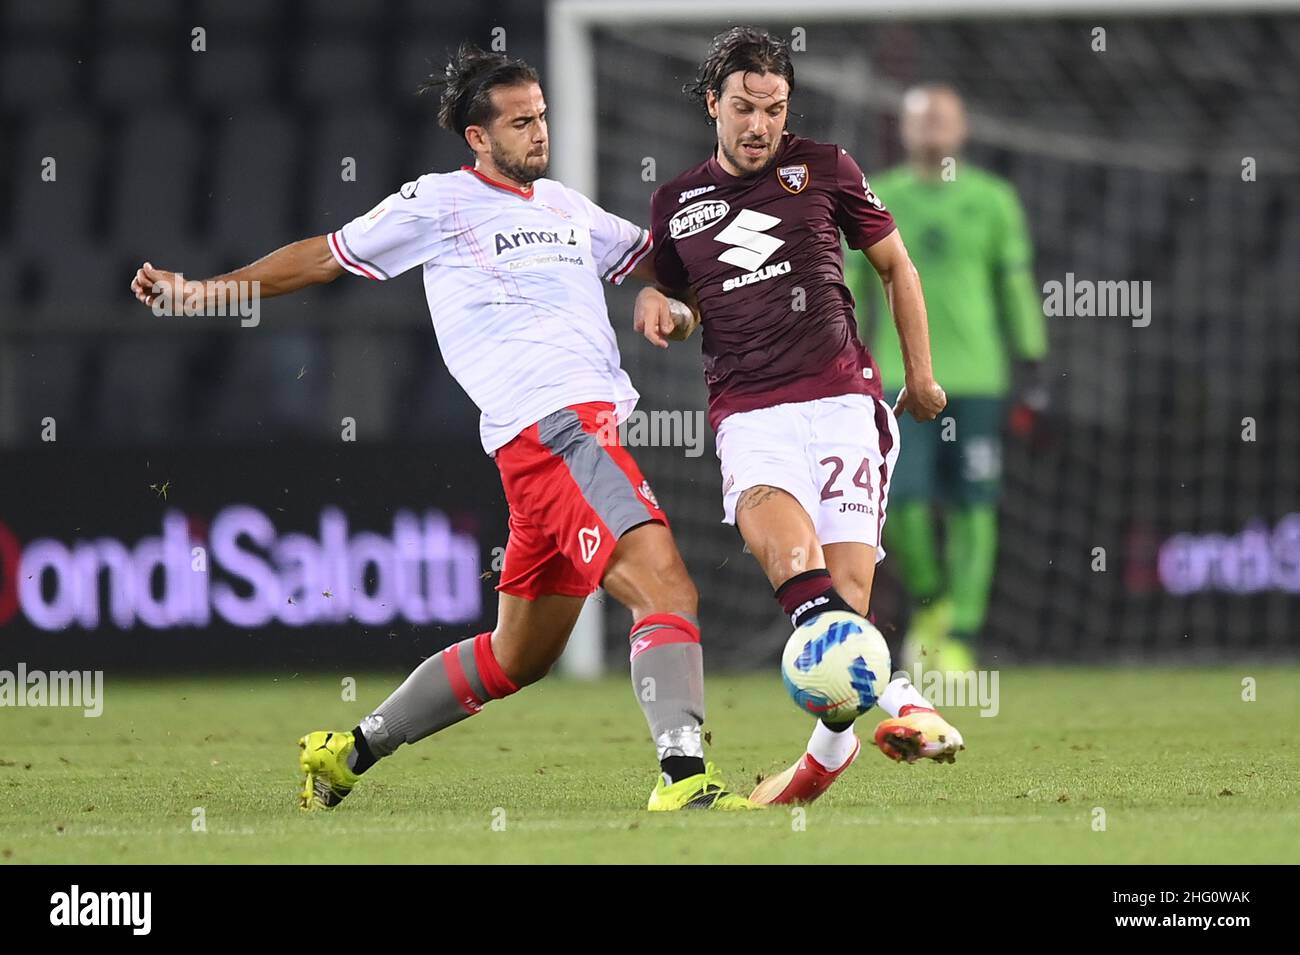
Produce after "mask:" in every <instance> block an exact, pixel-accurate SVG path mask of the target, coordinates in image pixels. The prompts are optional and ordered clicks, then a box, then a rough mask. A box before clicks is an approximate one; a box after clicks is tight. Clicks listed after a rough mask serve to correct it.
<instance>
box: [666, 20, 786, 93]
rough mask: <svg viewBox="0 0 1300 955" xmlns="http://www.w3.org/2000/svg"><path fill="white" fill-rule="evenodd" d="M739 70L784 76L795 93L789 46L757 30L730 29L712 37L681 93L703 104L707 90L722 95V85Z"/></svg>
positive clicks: (752, 28)
mask: <svg viewBox="0 0 1300 955" xmlns="http://www.w3.org/2000/svg"><path fill="white" fill-rule="evenodd" d="M738 71H739V72H741V73H775V74H777V75H778V76H782V77H784V78H785V81H786V83H788V84H789V86H790V92H791V93H793V92H794V64H793V63H792V62H791V61H790V47H789V45H788V44H786V42H785V41H784V40H781V39H778V38H777V37H774V36H772V35H771V34H770V33H768V32H767V31H766V30H760V29H758V28H757V27H732V28H731V29H730V30H727V31H726V32H725V33H719V34H718V35H717V36H715V37H714V38H713V42H712V43H710V44H709V55H708V56H706V57H705V58H704V62H703V63H701V64H700V68H699V69H698V70H697V71H696V73H695V79H693V80H692V81H691V82H689V83H687V84H686V85H685V86H683V87H682V92H683V93H685V94H686V95H687V96H689V97H691V98H692V99H694V100H698V101H699V102H700V103H701V104H705V103H707V100H708V92H709V90H712V91H713V95H714V96H721V95H722V84H723V83H725V82H726V81H727V77H728V76H730V75H731V74H732V73H735V72H738Z"/></svg>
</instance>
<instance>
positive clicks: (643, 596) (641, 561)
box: [604, 524, 700, 619]
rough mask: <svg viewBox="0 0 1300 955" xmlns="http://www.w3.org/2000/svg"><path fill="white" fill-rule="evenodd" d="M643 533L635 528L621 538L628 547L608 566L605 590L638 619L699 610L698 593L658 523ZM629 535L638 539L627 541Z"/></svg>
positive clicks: (673, 544)
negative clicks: (652, 615) (654, 614)
mask: <svg viewBox="0 0 1300 955" xmlns="http://www.w3.org/2000/svg"><path fill="white" fill-rule="evenodd" d="M647 527H652V528H653V529H651V530H649V531H648V532H646V533H638V532H640V530H641V529H640V528H636V529H635V530H633V531H632V532H630V533H629V535H628V536H627V537H625V538H624V540H625V541H627V543H628V546H627V547H626V548H625V549H624V548H623V547H622V543H623V542H620V551H619V552H617V553H616V560H615V561H614V562H613V563H612V564H611V565H610V568H609V570H608V571H607V573H606V577H605V580H604V584H605V589H606V590H608V591H609V592H610V593H611V594H613V595H614V597H615V598H616V599H617V600H618V601H619V602H620V603H622V604H623V605H624V606H626V607H627V608H628V609H629V610H630V611H632V615H633V616H634V617H635V618H637V619H640V618H641V617H643V616H646V615H648V614H652V613H686V614H692V615H694V614H695V613H697V612H698V609H699V602H700V598H699V592H698V591H697V590H696V589H695V584H694V583H693V582H692V581H691V576H690V574H689V573H688V572H687V570H686V564H685V563H684V562H683V561H682V557H681V554H680V553H678V551H677V545H676V543H675V542H674V541H673V539H672V535H671V534H670V533H669V532H668V529H667V528H666V527H664V526H663V525H661V524H655V525H647ZM632 534H638V538H637V539H635V540H631V539H630V538H631V535H632Z"/></svg>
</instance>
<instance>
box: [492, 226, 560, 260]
mask: <svg viewBox="0 0 1300 955" xmlns="http://www.w3.org/2000/svg"><path fill="white" fill-rule="evenodd" d="M492 238H493V240H494V241H495V243H496V250H497V255H500V254H501V253H502V252H510V251H512V250H514V249H519V248H523V247H524V246H526V245H577V244H578V230H577V229H573V228H569V229H566V230H564V231H563V232H552V231H550V230H548V229H515V230H514V231H513V232H498V233H496V234H495V235H493V236H492Z"/></svg>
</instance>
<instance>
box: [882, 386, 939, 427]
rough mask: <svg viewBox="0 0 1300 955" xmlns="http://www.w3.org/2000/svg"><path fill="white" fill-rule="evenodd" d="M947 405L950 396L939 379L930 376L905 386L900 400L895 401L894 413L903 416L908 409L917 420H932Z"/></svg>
mask: <svg viewBox="0 0 1300 955" xmlns="http://www.w3.org/2000/svg"><path fill="white" fill-rule="evenodd" d="M947 406H948V396H947V395H946V394H944V391H943V389H942V388H940V387H939V383H938V382H937V381H935V380H934V379H933V378H929V379H926V380H925V381H916V382H909V383H908V384H907V385H905V386H904V387H903V390H902V391H900V392H899V393H898V400H897V401H895V402H894V415H895V417H901V416H902V414H903V412H905V411H907V412H911V415H912V417H913V418H915V419H916V420H917V421H932V420H934V418H936V417H937V416H938V414H939V412H940V411H942V410H943V409H944V408H946V407H947Z"/></svg>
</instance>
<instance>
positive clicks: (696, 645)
mask: <svg viewBox="0 0 1300 955" xmlns="http://www.w3.org/2000/svg"><path fill="white" fill-rule="evenodd" d="M428 88H440V89H441V101H440V106H439V111H438V119H439V122H440V124H441V125H442V126H444V127H445V128H447V129H448V130H451V131H452V132H454V133H456V134H457V135H458V136H461V137H463V139H464V141H465V142H466V144H467V145H468V146H469V148H470V149H471V150H472V151H473V153H474V157H475V164H474V166H473V167H470V166H464V167H462V168H461V169H460V170H457V171H455V172H450V173H429V174H426V175H423V176H420V177H419V178H418V179H415V180H413V181H411V182H408V183H406V184H405V185H404V186H402V187H401V189H399V190H398V191H397V192H395V193H393V194H392V195H390V196H388V198H386V199H384V200H383V201H382V202H380V203H379V204H378V205H377V206H375V207H374V208H373V209H372V210H370V211H369V212H367V213H365V214H364V215H361V216H358V217H357V218H356V219H354V220H352V221H351V222H349V223H348V224H347V225H345V226H343V228H341V229H339V230H338V231H336V232H332V233H329V234H328V235H321V236H316V237H314V238H310V239H304V240H302V241H300V242H296V243H293V244H292V245H288V246H285V247H284V248H281V249H279V250H278V251H276V252H273V253H271V254H270V255H268V256H266V257H265V258H263V259H260V260H258V261H257V262H255V263H253V264H252V265H248V266H245V267H244V268H241V269H238V270H236V271H234V272H231V273H229V274H228V275H223V276H218V277H216V278H213V279H207V280H204V281H202V282H190V281H186V280H185V279H184V277H183V276H182V275H180V274H178V273H172V272H166V271H163V270H160V269H157V268H155V267H154V266H153V265H152V264H150V263H148V262H146V263H145V264H144V266H143V267H142V268H141V269H140V270H139V271H138V272H137V274H136V276H135V278H134V280H133V282H132V289H133V291H134V292H135V294H136V296H137V297H138V298H139V299H140V300H141V301H142V302H144V303H145V304H148V305H154V304H155V302H156V301H157V300H158V299H159V297H164V298H170V299H171V300H172V301H173V302H176V301H184V302H186V303H194V302H197V303H198V304H200V305H205V304H209V303H211V302H213V301H215V298H214V297H215V295H216V294H217V292H216V289H217V286H218V284H219V283H222V284H224V283H228V282H231V281H233V282H249V283H251V282H260V283H261V294H262V295H264V296H271V295H282V294H284V293H287V292H293V291H295V290H297V289H300V288H303V287H305V286H308V285H312V284H315V283H322V282H331V281H333V280H334V279H335V278H337V277H338V276H339V275H341V274H343V273H345V272H350V273H352V274H353V275H355V276H359V277H361V278H363V279H365V280H368V281H385V280H387V279H390V278H392V277H394V276H397V275H400V274H401V273H403V272H405V271H407V270H408V269H412V268H415V267H416V266H421V267H422V268H423V274H424V287H425V293H426V295H427V297H428V303H429V311H430V314H431V315H432V317H433V324H434V330H435V331H436V333H437V336H438V344H439V346H440V348H441V351H442V355H443V358H444V360H445V361H446V364H447V367H448V369H450V371H451V373H452V375H453V376H454V377H455V378H456V380H457V381H458V382H459V383H460V385H461V387H463V388H464V389H465V391H466V392H467V393H468V394H469V396H470V397H471V398H472V399H473V400H474V402H475V404H477V405H478V407H479V409H480V411H481V412H482V419H481V424H480V433H481V436H482V440H483V447H484V449H485V450H486V451H487V452H488V454H490V455H492V457H493V458H494V459H495V461H496V464H497V466H498V468H499V470H500V472H501V480H502V484H503V486H504V488H505V493H506V501H507V503H508V504H509V508H510V537H509V540H508V542H507V545H506V553H505V561H504V566H503V568H502V571H501V580H500V583H499V584H498V585H497V590H498V591H499V592H500V604H499V609H498V614H497V623H496V627H495V629H494V630H492V631H490V632H487V633H481V634H478V635H477V636H474V637H471V638H469V639H467V640H464V641H462V642H460V643H458V644H455V645H453V646H451V647H448V648H447V649H446V650H444V651H442V652H441V653H438V654H436V655H434V656H433V657H430V658H429V659H427V660H425V661H424V662H423V663H422V664H420V666H419V667H417V668H416V669H415V671H414V672H413V673H412V674H411V675H410V677H409V678H408V679H407V680H406V681H405V682H404V683H403V684H402V685H401V686H400V687H398V688H397V689H396V690H395V691H394V692H393V693H392V695H391V696H389V697H388V699H387V700H385V701H384V702H383V703H381V704H380V705H379V707H378V708H376V709H375V710H374V711H372V712H371V713H370V714H368V715H367V716H365V717H364V718H363V719H362V720H361V721H360V723H359V725H358V726H357V727H356V728H355V729H353V730H352V731H351V732H337V731H336V732H330V731H317V732H313V733H309V734H307V735H306V736H304V737H303V738H302V739H301V740H300V741H299V748H300V754H299V764H300V768H301V771H302V773H303V775H304V782H303V790H302V793H301V795H300V805H301V806H302V807H303V808H304V809H328V808H331V807H333V806H336V805H338V803H339V802H340V801H341V800H342V799H343V797H345V796H346V795H348V793H349V792H351V790H352V788H353V787H354V786H355V785H356V783H357V782H358V780H359V779H360V777H361V775H362V774H363V773H364V772H366V771H367V770H368V769H369V768H370V767H371V766H373V765H374V764H375V762H376V761H378V760H379V759H381V758H382V757H384V756H387V755H389V754H391V753H392V752H393V751H394V750H396V749H397V747H398V746H400V745H401V744H402V743H414V742H416V741H417V740H420V739H423V738H424V737H426V736H429V735H430V734H432V733H436V732H438V731H439V730H442V729H445V728H446V727H448V726H450V725H452V724H454V723H457V722H459V721H460V720H463V719H465V718H466V717H469V716H471V715H473V714H475V713H477V712H478V711H479V710H480V709H481V708H482V707H483V705H484V704H486V703H487V702H488V701H490V700H495V699H500V698H501V697H504V696H507V695H509V694H511V693H514V692H515V691H517V690H519V689H520V688H521V687H524V686H526V685H528V684H529V683H533V682H535V681H537V680H539V679H541V678H542V677H543V676H545V675H546V673H547V672H548V671H549V670H550V668H551V666H552V665H553V664H554V663H555V662H556V660H557V659H558V658H559V656H560V653H561V651H562V650H563V649H564V645H565V643H566V642H567V640H568V638H569V634H570V632H571V631H572V629H573V626H574V623H575V622H576V621H577V618H578V614H579V612H580V611H581V609H582V606H583V603H584V602H585V600H586V598H587V596H588V595H589V594H590V593H592V592H593V591H594V590H595V589H596V588H597V586H601V585H603V586H604V587H605V589H606V590H607V591H608V592H609V593H610V594H612V595H613V596H614V597H615V598H616V599H617V600H618V601H619V602H620V603H622V604H623V605H624V606H626V607H627V608H628V609H629V610H630V611H631V612H632V619H633V621H634V623H633V626H632V631H631V636H630V655H631V668H632V682H633V686H634V687H641V686H646V685H653V686H654V687H655V689H656V692H655V693H653V694H641V693H638V694H636V695H637V698H638V700H639V701H640V702H641V706H642V709H643V710H644V711H645V716H646V720H647V722H648V723H649V726H650V733H651V736H652V738H653V740H654V742H655V746H656V750H657V755H658V758H659V765H660V771H661V775H660V778H659V781H658V783H657V785H656V786H655V788H654V790H653V792H652V793H651V795H650V801H649V808H650V809H651V810H674V809H683V808H713V809H724V810H725V809H748V808H751V807H752V804H751V803H750V802H749V801H748V800H747V799H745V798H744V797H741V796H738V795H735V794H733V793H730V792H728V791H727V790H726V787H725V786H724V784H723V783H722V780H721V777H720V774H719V772H718V770H717V769H716V767H714V765H713V764H712V763H708V764H706V763H705V761H704V751H703V747H702V739H701V732H700V725H701V723H702V722H703V719H704V681H703V663H702V657H701V651H700V631H699V624H698V619H697V616H696V614H697V603H698V594H697V592H696V589H695V586H694V584H693V583H692V582H691V580H690V577H689V576H688V575H687V572H686V567H685V565H684V564H683V562H682V559H681V556H680V555H679V554H678V551H677V547H676V544H675V543H674V541H673V537H672V534H671V532H670V531H669V529H668V521H667V518H666V516H665V515H664V512H663V511H662V510H661V509H660V508H659V504H658V502H657V501H656V499H655V496H654V493H653V491H651V489H650V485H649V484H648V483H647V482H646V480H645V478H644V477H643V476H642V474H641V472H640V470H639V469H638V468H637V465H636V462H635V461H633V459H632V457H631V455H630V454H629V453H628V452H627V450H626V449H625V448H623V447H621V446H620V445H618V443H617V440H616V439H613V440H612V441H611V438H612V437H613V435H615V434H616V433H617V429H616V428H614V427H611V425H613V424H616V423H617V422H618V421H621V420H622V419H623V418H625V417H626V415H627V414H628V412H630V411H631V409H632V407H633V405H634V404H635V402H636V400H637V397H638V396H637V392H636V390H635V389H634V388H633V387H632V383H631V381H629V380H628V377H627V375H626V373H624V371H623V369H622V368H621V367H620V364H619V353H618V347H617V344H616V342H615V337H614V330H613V328H612V327H611V326H610V323H609V316H608V313H607V311H606V307H605V299H604V291H603V288H602V285H601V281H602V279H604V280H607V281H610V282H613V283H615V284H617V283H620V282H622V281H623V280H624V279H625V278H626V277H627V276H628V275H636V276H638V278H639V279H641V280H643V281H649V280H651V279H652V278H653V273H652V270H651V268H650V263H649V258H648V253H649V252H650V249H651V240H650V235H649V233H648V232H647V231H646V230H645V229H642V228H640V227H638V226H635V225H633V224H632V223H630V222H627V221H625V220H623V219H620V218H618V217H617V216H613V215H610V214H609V213H608V212H605V211H604V210H603V209H601V208H600V207H599V206H597V205H595V204H594V203H592V202H591V201H590V200H588V199H587V198H586V197H584V196H582V195H580V194H579V193H577V192H574V191H573V190H572V189H568V188H566V187H565V186H564V185H562V184H561V183H559V182H556V181H554V180H552V179H546V178H543V174H544V173H545V171H546V167H547V162H548V158H549V149H548V139H547V122H546V103H545V100H544V98H543V96H542V89H541V86H540V83H539V81H538V77H537V73H536V72H535V71H534V70H533V69H532V68H531V67H529V66H528V65H527V64H526V63H524V62H522V61H521V60H518V59H512V58H510V57H507V56H505V55H503V54H492V53H485V52H483V51H482V50H479V49H477V48H474V47H472V46H469V45H462V47H461V48H460V50H459V51H458V52H457V53H456V55H455V57H454V58H453V59H452V60H451V62H450V63H449V64H448V66H447V69H446V73H445V75H444V76H443V77H440V78H438V79H436V80H435V81H434V82H432V83H430V84H428V86H427V87H426V89H428ZM678 307H679V308H680V307H681V306H678ZM433 479H434V476H433V475H430V481H431V482H432V481H433ZM647 681H651V682H649V683H647ZM647 696H650V697H653V699H646V697H647Z"/></svg>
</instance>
